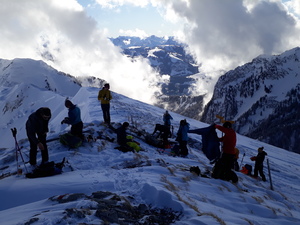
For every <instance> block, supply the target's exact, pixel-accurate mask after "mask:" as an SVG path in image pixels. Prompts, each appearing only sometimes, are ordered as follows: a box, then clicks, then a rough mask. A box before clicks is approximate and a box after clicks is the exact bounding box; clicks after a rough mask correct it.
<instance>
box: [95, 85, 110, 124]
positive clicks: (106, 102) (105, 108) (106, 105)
mask: <svg viewBox="0 0 300 225" xmlns="http://www.w3.org/2000/svg"><path fill="white" fill-rule="evenodd" d="M109 89H110V86H109V84H105V85H104V87H103V88H102V90H100V91H99V93H98V100H99V101H100V103H101V109H102V112H103V120H104V123H106V124H107V125H110V100H111V99H112V96H111V93H110V90H109Z"/></svg>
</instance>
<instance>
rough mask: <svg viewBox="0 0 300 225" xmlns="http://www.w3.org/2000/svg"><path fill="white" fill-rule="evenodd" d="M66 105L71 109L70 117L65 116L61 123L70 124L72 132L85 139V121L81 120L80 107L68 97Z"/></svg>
mask: <svg viewBox="0 0 300 225" xmlns="http://www.w3.org/2000/svg"><path fill="white" fill-rule="evenodd" d="M65 106H66V108H68V109H69V112H68V117H65V119H64V120H63V121H61V124H64V123H66V124H70V125H71V134H72V135H74V136H77V137H79V138H81V139H82V140H83V139H84V136H83V134H82V129H83V123H82V120H81V113H80V109H79V108H78V107H77V106H76V105H74V104H73V103H72V102H71V101H70V100H68V99H67V100H66V101H65Z"/></svg>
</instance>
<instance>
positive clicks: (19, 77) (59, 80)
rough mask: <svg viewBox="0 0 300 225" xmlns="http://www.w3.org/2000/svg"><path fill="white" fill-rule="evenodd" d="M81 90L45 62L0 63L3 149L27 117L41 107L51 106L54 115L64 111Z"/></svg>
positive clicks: (22, 131)
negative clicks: (64, 107)
mask: <svg viewBox="0 0 300 225" xmlns="http://www.w3.org/2000/svg"><path fill="white" fill-rule="evenodd" d="M79 89H80V85H79V83H78V82H77V81H76V79H74V77H71V76H68V75H66V74H64V73H62V72H58V71H56V70H55V69H53V68H51V67H50V66H48V65H47V64H45V63H44V62H43V61H35V60H32V59H14V60H3V59H2V60H0V109H1V111H0V114H1V115H0V117H1V119H0V133H1V137H0V140H1V142H0V143H1V144H0V146H1V147H2V148H3V147H9V146H13V143H12V142H11V143H9V142H7V141H3V140H9V139H10V137H11V130H10V129H11V128H13V127H16V128H18V130H20V132H21V134H20V136H19V137H20V138H24V137H25V133H24V126H25V122H26V119H27V118H28V116H29V115H30V114H31V113H32V112H34V111H35V110H36V109H38V108H39V107H42V106H47V105H52V106H53V107H52V108H51V110H52V112H53V113H59V112H60V111H61V110H63V102H64V100H65V98H66V97H70V96H74V95H75V94H76V93H77V92H78V91H79Z"/></svg>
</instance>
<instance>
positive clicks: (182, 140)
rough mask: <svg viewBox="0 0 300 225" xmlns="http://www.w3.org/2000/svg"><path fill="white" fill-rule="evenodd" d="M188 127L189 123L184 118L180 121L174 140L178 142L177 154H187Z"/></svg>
mask: <svg viewBox="0 0 300 225" xmlns="http://www.w3.org/2000/svg"><path fill="white" fill-rule="evenodd" d="M189 129H190V124H189V123H188V122H187V121H186V120H185V119H184V120H181V121H180V125H179V129H178V131H177V137H176V141H178V143H179V152H178V155H179V156H183V157H185V156H187V155H188V154H189V152H188V148H187V142H188V131H189Z"/></svg>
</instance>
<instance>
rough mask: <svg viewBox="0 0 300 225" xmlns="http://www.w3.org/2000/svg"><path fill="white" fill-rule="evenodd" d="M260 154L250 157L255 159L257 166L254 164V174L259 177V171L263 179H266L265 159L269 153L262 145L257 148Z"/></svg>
mask: <svg viewBox="0 0 300 225" xmlns="http://www.w3.org/2000/svg"><path fill="white" fill-rule="evenodd" d="M257 151H258V154H257V156H253V157H251V158H250V159H251V160H252V161H255V166H254V174H253V177H255V178H257V177H258V172H259V175H260V176H261V179H262V180H263V181H266V176H265V174H264V164H263V163H264V160H265V156H266V155H267V153H266V152H265V151H264V147H260V148H258V149H257Z"/></svg>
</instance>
